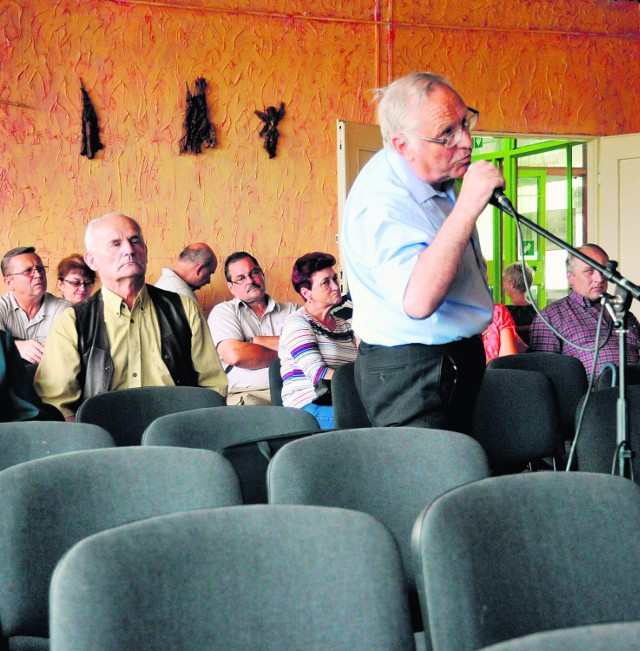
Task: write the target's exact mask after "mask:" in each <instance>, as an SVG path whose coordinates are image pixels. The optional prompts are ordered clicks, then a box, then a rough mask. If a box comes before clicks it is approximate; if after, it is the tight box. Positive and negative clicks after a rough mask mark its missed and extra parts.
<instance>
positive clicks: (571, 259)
mask: <svg viewBox="0 0 640 651" xmlns="http://www.w3.org/2000/svg"><path fill="white" fill-rule="evenodd" d="M578 251H581V252H582V253H587V252H588V251H595V252H596V253H599V254H600V255H603V256H604V257H605V258H606V259H607V260H608V259H609V254H608V253H607V252H606V251H605V250H604V249H603V248H602V247H601V246H598V245H597V244H592V243H591V242H587V243H586V244H583V245H582V246H580V247H578ZM576 260H579V258H577V257H576V256H575V255H573V253H569V255H567V272H568V273H570V274H571V275H572V276H573V269H574V266H575V262H576Z"/></svg>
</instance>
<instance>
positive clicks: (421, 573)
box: [413, 472, 640, 651]
mask: <svg viewBox="0 0 640 651" xmlns="http://www.w3.org/2000/svg"><path fill="white" fill-rule="evenodd" d="M638 522H640V486H638V485H637V484H635V483H633V482H631V481H629V480H628V479H623V478H621V477H615V476H611V475H600V474H594V473H580V472H537V473H522V474H518V475H508V476H504V477H492V478H489V479H484V480H481V481H478V482H474V483H472V484H468V485H466V486H462V487H460V488H455V489H453V490H452V491H449V492H448V493H446V494H445V495H442V496H441V497H439V498H438V499H436V500H435V501H434V502H433V503H432V504H431V506H430V507H429V508H427V509H426V510H425V511H424V512H423V513H422V514H421V516H420V517H419V519H418V520H417V521H416V526H415V529H414V539H413V540H414V553H415V555H416V568H417V572H418V575H417V577H416V582H417V584H418V590H419V593H420V601H421V605H422V608H423V610H426V611H427V612H428V616H429V621H430V622H431V638H432V642H433V648H434V650H435V651H449V650H450V651H454V650H455V651H471V650H472V649H480V648H482V647H484V646H489V645H491V644H496V643H498V642H501V641H504V640H508V639H512V638H516V637H522V636H525V635H529V634H531V633H538V632H541V631H546V630H553V629H557V628H568V627H573V626H586V625H590V624H600V623H606V622H612V621H637V620H640V591H639V590H638V585H640V528H639V527H638ZM587 648H588V647H587Z"/></svg>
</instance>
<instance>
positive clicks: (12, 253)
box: [0, 246, 36, 276]
mask: <svg viewBox="0 0 640 651" xmlns="http://www.w3.org/2000/svg"><path fill="white" fill-rule="evenodd" d="M35 252H36V247H35V246H16V248H15V249H10V250H9V251H7V252H6V253H5V254H4V255H3V256H2V260H1V261H0V269H1V270H2V275H3V276H6V275H7V272H8V271H9V265H10V264H11V260H13V258H15V257H16V256H17V255H24V254H25V253H35Z"/></svg>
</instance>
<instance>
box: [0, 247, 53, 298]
mask: <svg viewBox="0 0 640 651" xmlns="http://www.w3.org/2000/svg"><path fill="white" fill-rule="evenodd" d="M4 282H5V285H7V287H8V288H9V289H10V290H11V291H12V292H13V295H14V297H15V298H16V300H17V301H18V302H20V299H24V300H34V299H38V298H42V297H43V296H44V293H45V292H46V291H47V274H46V271H45V269H44V267H43V265H42V260H41V259H40V256H39V255H37V254H35V253H23V254H22V255H16V256H14V257H13V258H11V261H10V262H9V269H8V270H7V276H6V277H5V279H4Z"/></svg>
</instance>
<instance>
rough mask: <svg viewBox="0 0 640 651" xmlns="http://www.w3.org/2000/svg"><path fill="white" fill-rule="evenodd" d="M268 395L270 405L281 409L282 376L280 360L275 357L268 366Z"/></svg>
mask: <svg viewBox="0 0 640 651" xmlns="http://www.w3.org/2000/svg"><path fill="white" fill-rule="evenodd" d="M269 393H270V394H271V404H272V405H274V406H275V407H282V375H280V358H279V357H276V358H275V359H274V360H273V361H272V362H271V364H269Z"/></svg>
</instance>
